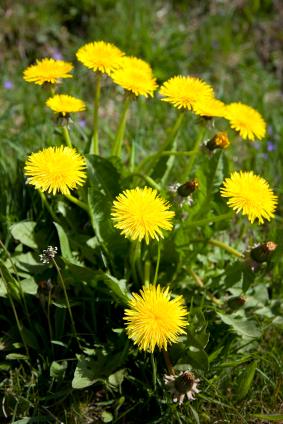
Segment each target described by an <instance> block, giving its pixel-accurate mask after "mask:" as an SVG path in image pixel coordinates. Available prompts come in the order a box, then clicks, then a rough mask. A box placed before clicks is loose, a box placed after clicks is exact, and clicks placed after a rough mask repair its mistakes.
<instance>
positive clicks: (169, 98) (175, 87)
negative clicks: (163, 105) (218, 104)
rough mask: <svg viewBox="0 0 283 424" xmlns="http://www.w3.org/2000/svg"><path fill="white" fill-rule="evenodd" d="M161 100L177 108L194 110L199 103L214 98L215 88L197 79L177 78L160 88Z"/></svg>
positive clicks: (171, 79)
mask: <svg viewBox="0 0 283 424" xmlns="http://www.w3.org/2000/svg"><path fill="white" fill-rule="evenodd" d="M159 92H160V94H161V96H163V98H162V99H161V100H162V101H164V102H168V103H171V104H172V105H174V106H175V107H176V108H178V109H181V108H185V109H188V110H192V109H193V107H194V106H195V104H196V103H197V102H198V103H199V104H200V102H201V101H202V102H204V101H206V100H207V99H211V97H214V92H213V88H212V87H211V86H210V85H209V84H207V83H206V82H204V81H202V80H201V79H199V78H196V77H188V76H187V77H184V76H176V77H173V78H170V79H169V80H168V81H166V82H165V83H164V84H163V85H162V87H161V88H160V91H159Z"/></svg>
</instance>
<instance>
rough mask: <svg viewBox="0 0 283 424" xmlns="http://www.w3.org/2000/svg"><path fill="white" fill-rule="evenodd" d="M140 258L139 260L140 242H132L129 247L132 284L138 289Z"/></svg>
mask: <svg viewBox="0 0 283 424" xmlns="http://www.w3.org/2000/svg"><path fill="white" fill-rule="evenodd" d="M140 258H141V242H140V241H139V240H134V241H133V242H132V245H131V252H130V264H131V269H132V275H133V280H134V283H135V285H136V286H137V287H139V273H140Z"/></svg>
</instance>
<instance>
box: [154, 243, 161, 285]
mask: <svg viewBox="0 0 283 424" xmlns="http://www.w3.org/2000/svg"><path fill="white" fill-rule="evenodd" d="M159 265H160V243H158V242H157V260H156V267H155V274H154V279H153V284H154V285H155V284H156V283H157V278H158V271H159Z"/></svg>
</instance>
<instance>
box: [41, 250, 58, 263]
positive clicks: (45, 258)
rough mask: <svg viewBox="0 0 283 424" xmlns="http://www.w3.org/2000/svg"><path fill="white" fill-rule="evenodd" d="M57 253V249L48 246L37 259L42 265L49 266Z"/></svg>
mask: <svg viewBox="0 0 283 424" xmlns="http://www.w3.org/2000/svg"><path fill="white" fill-rule="evenodd" d="M57 253H58V247H57V246H55V247H53V246H48V247H47V249H45V250H43V252H42V254H41V255H39V258H40V260H41V262H42V263H44V264H49V263H50V262H51V261H52V259H54V258H55V256H56V255H57Z"/></svg>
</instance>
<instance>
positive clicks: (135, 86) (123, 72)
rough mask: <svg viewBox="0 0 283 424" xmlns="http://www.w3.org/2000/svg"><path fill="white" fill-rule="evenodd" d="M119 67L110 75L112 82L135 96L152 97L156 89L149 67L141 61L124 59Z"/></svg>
mask: <svg viewBox="0 0 283 424" xmlns="http://www.w3.org/2000/svg"><path fill="white" fill-rule="evenodd" d="M120 64H121V67H120V68H119V69H117V70H115V71H114V72H113V73H112V74H111V78H112V79H113V81H114V82H115V83H116V84H118V85H120V86H121V87H123V88H124V89H125V90H127V91H129V92H130V93H133V94H134V95H135V96H145V97H148V96H153V92H154V90H155V89H156V88H157V83H156V79H155V78H154V76H153V74H152V70H151V67H150V65H149V64H148V63H146V62H145V61H143V60H142V59H138V58H136V57H132V56H129V57H124V58H123V59H122V60H121V61H120Z"/></svg>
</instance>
